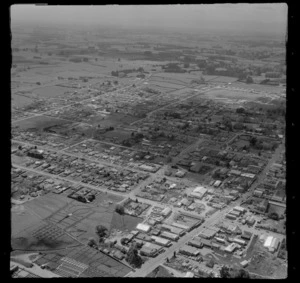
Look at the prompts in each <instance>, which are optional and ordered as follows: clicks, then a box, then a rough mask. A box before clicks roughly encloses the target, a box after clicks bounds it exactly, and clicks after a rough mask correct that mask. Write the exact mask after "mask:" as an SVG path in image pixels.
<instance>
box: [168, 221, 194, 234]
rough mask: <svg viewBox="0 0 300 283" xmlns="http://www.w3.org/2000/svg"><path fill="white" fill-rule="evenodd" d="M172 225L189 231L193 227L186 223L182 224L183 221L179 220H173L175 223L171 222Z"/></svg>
mask: <svg viewBox="0 0 300 283" xmlns="http://www.w3.org/2000/svg"><path fill="white" fill-rule="evenodd" d="M171 226H174V227H176V228H180V229H182V230H184V231H188V232H189V231H190V230H191V227H190V226H188V225H184V224H181V223H178V222H173V223H172V224H171Z"/></svg>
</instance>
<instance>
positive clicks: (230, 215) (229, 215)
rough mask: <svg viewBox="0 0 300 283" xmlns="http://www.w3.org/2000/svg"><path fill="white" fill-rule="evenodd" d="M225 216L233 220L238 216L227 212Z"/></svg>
mask: <svg viewBox="0 0 300 283" xmlns="http://www.w3.org/2000/svg"><path fill="white" fill-rule="evenodd" d="M225 217H226V218H228V219H231V220H236V216H235V215H233V214H231V213H227V214H226V216H225Z"/></svg>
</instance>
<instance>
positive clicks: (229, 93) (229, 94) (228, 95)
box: [204, 89, 261, 100]
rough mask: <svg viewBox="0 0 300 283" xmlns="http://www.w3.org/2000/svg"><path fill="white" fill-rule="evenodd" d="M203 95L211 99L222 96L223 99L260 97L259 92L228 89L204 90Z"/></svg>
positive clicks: (252, 98)
mask: <svg viewBox="0 0 300 283" xmlns="http://www.w3.org/2000/svg"><path fill="white" fill-rule="evenodd" d="M204 96H207V97H209V98H211V99H214V98H224V99H246V100H255V99H256V98H258V97H261V94H256V93H251V92H245V91H235V90H230V89H214V90H210V91H208V92H206V93H205V94H204Z"/></svg>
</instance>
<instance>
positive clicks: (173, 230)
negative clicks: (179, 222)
mask: <svg viewBox="0 0 300 283" xmlns="http://www.w3.org/2000/svg"><path fill="white" fill-rule="evenodd" d="M161 229H162V230H166V231H169V232H171V233H173V234H176V235H178V236H183V235H184V234H185V230H184V229H181V228H177V227H174V226H171V225H168V224H162V225H161Z"/></svg>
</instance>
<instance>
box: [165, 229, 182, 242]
mask: <svg viewBox="0 0 300 283" xmlns="http://www.w3.org/2000/svg"><path fill="white" fill-rule="evenodd" d="M160 236H161V237H163V238H166V239H169V240H172V241H177V240H178V239H179V236H178V235H176V234H173V233H170V232H166V231H164V232H162V233H161V234H160Z"/></svg>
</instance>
